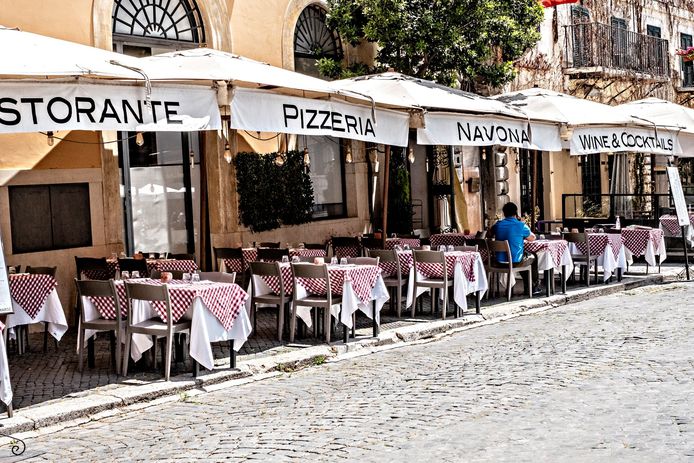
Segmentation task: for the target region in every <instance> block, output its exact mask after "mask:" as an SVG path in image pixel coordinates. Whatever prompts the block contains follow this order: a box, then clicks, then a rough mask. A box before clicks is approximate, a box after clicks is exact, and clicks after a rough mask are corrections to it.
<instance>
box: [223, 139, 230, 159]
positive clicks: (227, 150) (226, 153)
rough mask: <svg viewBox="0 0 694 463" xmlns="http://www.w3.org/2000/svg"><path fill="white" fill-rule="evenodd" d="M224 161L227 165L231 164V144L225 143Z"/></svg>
mask: <svg viewBox="0 0 694 463" xmlns="http://www.w3.org/2000/svg"><path fill="white" fill-rule="evenodd" d="M224 160H225V161H226V162H227V164H231V149H230V148H229V142H225V143H224Z"/></svg>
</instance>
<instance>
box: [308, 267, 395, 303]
mask: <svg viewBox="0 0 694 463" xmlns="http://www.w3.org/2000/svg"><path fill="white" fill-rule="evenodd" d="M328 273H329V274H330V289H331V290H332V293H333V294H342V290H343V288H344V285H345V281H351V282H352V288H353V289H354V293H355V294H356V295H357V297H358V298H359V300H360V301H361V302H362V303H364V304H365V303H366V302H368V301H369V300H371V289H372V288H373V287H374V286H376V282H377V281H378V277H379V276H380V275H381V269H380V268H379V267H377V266H375V265H328ZM298 284H300V285H301V286H302V287H303V288H304V289H305V290H306V292H307V293H309V294H314V295H319V296H322V295H324V294H326V288H325V281H324V280H317V279H313V278H300V279H299V281H298Z"/></svg>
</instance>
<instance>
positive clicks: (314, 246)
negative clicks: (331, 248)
mask: <svg viewBox="0 0 694 463" xmlns="http://www.w3.org/2000/svg"><path fill="white" fill-rule="evenodd" d="M304 249H326V245H325V244H322V243H304Z"/></svg>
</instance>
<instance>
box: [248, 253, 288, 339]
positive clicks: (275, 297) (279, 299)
mask: <svg viewBox="0 0 694 463" xmlns="http://www.w3.org/2000/svg"><path fill="white" fill-rule="evenodd" d="M250 265H251V317H252V318H253V331H255V330H256V312H257V309H258V304H270V305H276V306H277V309H278V312H277V340H278V341H280V342H282V332H283V331H284V313H285V309H286V307H287V304H288V303H289V302H290V299H289V298H288V297H287V294H285V292H284V278H283V277H282V272H281V270H280V264H279V263H278V262H251V264H250ZM262 277H271V278H277V281H278V282H279V286H280V291H279V294H272V293H271V294H263V295H258V287H257V280H258V279H259V278H262Z"/></svg>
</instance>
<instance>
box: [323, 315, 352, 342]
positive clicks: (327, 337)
mask: <svg viewBox="0 0 694 463" xmlns="http://www.w3.org/2000/svg"><path fill="white" fill-rule="evenodd" d="M323 312H324V320H323V329H325V342H327V343H328V344H330V331H331V330H330V319H331V318H332V316H331V315H330V307H324V308H323ZM352 326H354V324H352Z"/></svg>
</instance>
